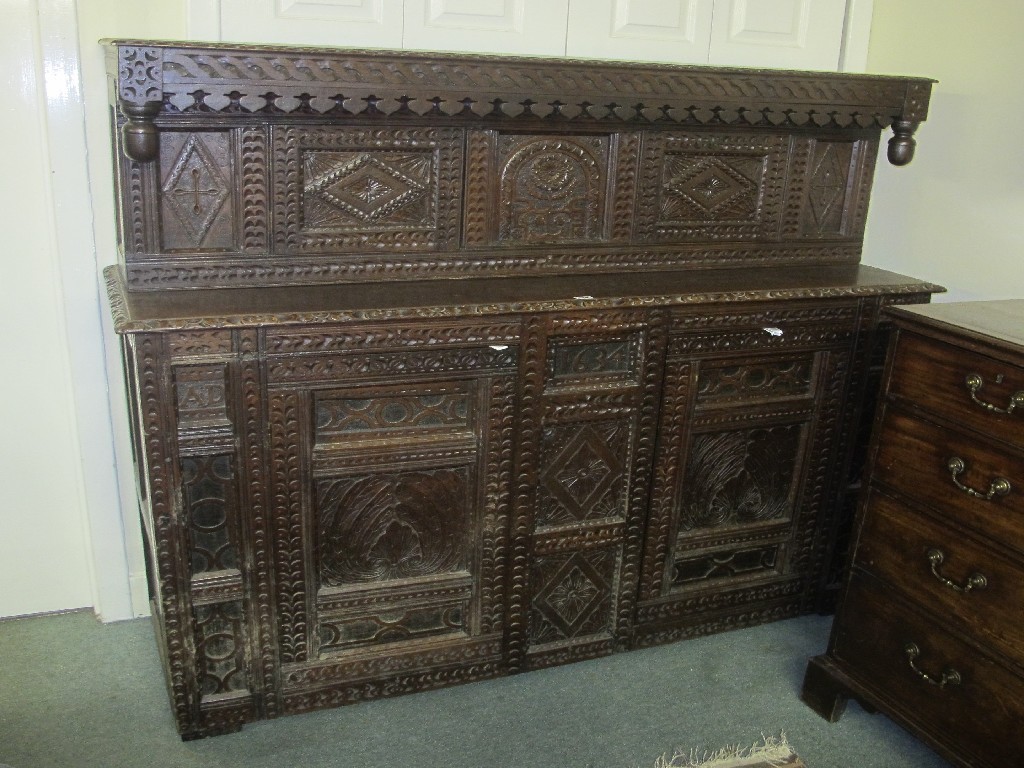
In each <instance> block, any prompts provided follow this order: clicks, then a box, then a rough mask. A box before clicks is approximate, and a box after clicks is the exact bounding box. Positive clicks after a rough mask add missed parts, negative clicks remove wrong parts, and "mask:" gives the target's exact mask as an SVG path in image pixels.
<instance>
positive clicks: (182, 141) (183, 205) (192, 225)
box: [160, 131, 235, 251]
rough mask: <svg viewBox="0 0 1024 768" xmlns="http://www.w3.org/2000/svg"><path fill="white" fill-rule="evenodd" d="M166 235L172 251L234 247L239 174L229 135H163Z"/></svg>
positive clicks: (166, 246) (162, 217)
mask: <svg viewBox="0 0 1024 768" xmlns="http://www.w3.org/2000/svg"><path fill="white" fill-rule="evenodd" d="M160 168H161V171H162V179H161V182H160V184H161V187H160V224H161V226H160V232H161V239H162V243H163V247H164V249H166V250H168V251H195V250H225V249H230V248H232V247H233V246H234V243H235V237H234V221H233V216H234V205H233V200H232V193H231V186H230V184H229V183H228V181H227V180H228V179H230V178H232V176H233V174H234V167H233V160H232V150H231V139H230V136H229V134H228V132H227V131H210V132H204V133H184V134H183V133H177V132H174V131H168V132H164V133H162V134H161V141H160Z"/></svg>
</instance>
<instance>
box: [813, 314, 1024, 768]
mask: <svg viewBox="0 0 1024 768" xmlns="http://www.w3.org/2000/svg"><path fill="white" fill-rule="evenodd" d="M891 315H892V317H893V321H894V323H895V325H896V329H897V330H896V331H895V337H894V339H893V342H892V346H891V350H890V355H889V359H888V364H887V373H886V378H885V389H884V400H883V402H882V405H881V407H880V408H879V411H878V415H877V420H876V421H877V423H876V430H875V433H874V437H873V446H872V451H871V457H870V472H869V482H868V485H867V488H866V491H865V493H864V494H863V498H862V502H861V510H860V513H859V515H858V519H857V539H856V544H855V548H854V551H853V560H852V568H851V570H850V574H849V577H848V581H847V583H846V585H845V588H844V590H843V591H842V593H841V596H840V606H839V611H838V614H837V617H836V621H835V624H834V627H833V631H832V637H831V639H830V642H829V648H828V651H827V653H826V654H825V655H823V656H818V657H816V658H814V659H812V660H811V662H810V664H809V666H808V669H807V675H806V678H805V680H804V689H803V698H804V700H805V701H806V702H807V703H808V704H809V705H810V706H811V707H813V708H814V709H815V710H816V711H818V712H819V713H820V714H821V715H822V716H824V717H826V718H828V719H830V720H836V719H838V718H839V716H840V715H841V714H842V710H843V705H844V704H845V701H846V698H847V697H849V696H854V697H856V698H857V699H859V700H861V701H863V702H864V703H865V704H867V705H869V706H871V707H874V708H877V709H878V710H880V711H882V712H884V713H886V714H888V715H889V716H891V717H892V718H893V719H895V720H896V721H897V722H899V723H901V724H903V725H904V726H906V727H907V728H908V729H909V730H911V731H912V732H913V733H915V734H917V735H919V736H920V737H921V738H923V739H924V740H926V741H927V742H929V743H930V744H932V745H933V746H934V747H935V748H936V749H937V750H938V751H939V752H940V753H941V754H943V755H944V756H946V757H948V758H949V759H951V760H952V761H954V762H955V763H956V764H958V765H964V766H985V767H986V768H988V767H991V768H996V766H999V767H1000V768H1002V767H1003V766H1009V765H1020V761H1021V755H1022V754H1024V728H1022V727H1021V724H1022V723H1024V301H992V302H965V303H959V304H938V305H931V306H928V307H905V308H904V307H901V308H894V309H893V310H891Z"/></svg>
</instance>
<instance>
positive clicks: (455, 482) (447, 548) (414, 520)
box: [317, 468, 470, 586]
mask: <svg viewBox="0 0 1024 768" xmlns="http://www.w3.org/2000/svg"><path fill="white" fill-rule="evenodd" d="M469 487H470V480H469V477H468V470H467V469H465V468H453V469H436V470H432V471H410V472H394V473H390V474H384V473H382V474H376V475H370V476H364V477H354V478H335V479H326V480H322V481H320V482H319V483H318V484H317V523H318V530H317V533H318V541H317V553H318V559H319V572H320V583H321V584H322V585H324V586H343V585H356V584H366V583H372V582H382V581H390V580H394V579H404V578H411V577H417V576H436V575H438V574H444V573H455V572H460V571H466V570H468V568H469V562H468V556H467V550H468V541H469V536H470V533H469V530H468V529H469V504H468V499H467V493H468V490H467V489H468V488H469Z"/></svg>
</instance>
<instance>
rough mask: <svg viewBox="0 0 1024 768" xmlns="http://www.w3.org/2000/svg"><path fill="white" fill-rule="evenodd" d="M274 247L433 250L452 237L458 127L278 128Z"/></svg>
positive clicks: (455, 227) (457, 175) (457, 188)
mask: <svg viewBox="0 0 1024 768" xmlns="http://www.w3.org/2000/svg"><path fill="white" fill-rule="evenodd" d="M273 153H274V156H273V165H272V168H273V171H272V184H273V188H272V194H271V197H272V198H273V203H274V206H275V207H274V210H273V218H274V226H275V250H277V251H279V252H292V251H301V252H332V251H337V250H342V251H347V252H373V251H380V250H384V249H394V248H398V249H401V250H432V249H435V248H437V247H447V246H448V245H450V244H451V243H452V242H454V241H456V240H457V239H458V201H459V200H460V199H461V197H462V186H461V170H462V141H461V132H459V131H457V130H449V129H421V128H409V129H405V130H390V129H382V130H370V129H360V128H319V127H308V128H286V129H282V130H280V131H275V132H274V134H273Z"/></svg>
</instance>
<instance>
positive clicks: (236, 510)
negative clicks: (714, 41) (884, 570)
mask: <svg viewBox="0 0 1024 768" xmlns="http://www.w3.org/2000/svg"><path fill="white" fill-rule="evenodd" d="M108 64H109V67H108V72H109V75H110V78H111V87H110V94H111V96H112V97H113V104H112V110H111V117H112V122H113V125H112V127H113V129H114V141H115V147H116V150H117V151H116V152H115V158H116V164H117V165H116V169H115V178H116V181H117V190H118V211H119V222H118V223H119V233H120V247H121V252H120V254H119V259H118V264H117V265H116V266H112V267H110V268H109V269H108V272H107V278H108V287H109V294H110V301H111V307H112V310H113V314H114V320H115V327H116V330H117V331H118V333H120V334H121V335H122V343H123V351H124V362H125V371H126V378H127V385H128V386H127V389H128V398H129V406H130V409H131V424H132V429H133V433H134V435H133V437H134V443H135V459H136V463H137V468H136V469H137V477H138V486H139V491H140V493H139V497H140V508H141V511H142V518H143V530H144V536H145V540H146V541H145V545H146V552H147V554H148V566H149V568H148V574H149V588H150V595H151V598H152V601H151V605H152V611H153V616H154V620H155V625H156V630H157V637H158V638H159V641H160V647H161V650H162V652H163V658H164V667H165V670H166V674H167V680H168V688H169V691H170V696H171V704H172V708H173V711H174V715H175V718H176V721H177V726H178V729H179V731H180V732H181V734H182V736H183V737H185V738H194V737H199V736H205V735H210V734H215V733H221V732H224V731H229V730H232V729H237V728H239V727H241V725H242V724H243V723H245V722H248V721H251V720H255V719H258V718H269V717H277V716H280V715H285V714H290V713H296V712H302V711H308V710H311V709H316V708H319V707H327V706H334V705H339V704H347V703H352V702H357V701H361V700H364V699H367V698H372V697H378V696H389V695H395V694H400V693H406V692H413V691H418V690H424V689H427V688H435V687H439V686H444V685H450V684H454V683H461V682H468V681H472V680H479V679H482V678H487V677H494V676H497V675H504V674H511V673H515V672H519V671H523V670H530V669H538V668H541V667H545V666H549V665H552V664H560V663H565V662H571V661H575V660H581V659H587V658H592V657H595V656H599V655H601V654H607V653H612V652H615V651H621V650H629V649H631V648H636V647H640V646H645V645H651V644H654V643H661V642H668V641H672V640H678V639H682V638H686V637H689V636H693V635H697V634H701V633H707V632H715V631H721V630H726V629H730V628H733V627H739V626H744V625H749V624H753V623H757V622H763V621H770V620H773V619H778V618H783V617H787V616H794V615H797V614H799V613H803V612H809V611H818V610H821V609H823V608H827V607H828V606H829V605H830V604H831V603H832V602H833V600H834V598H835V595H836V594H837V593H838V587H839V583H840V579H839V576H840V571H841V568H840V566H839V564H840V563H841V562H842V559H843V558H842V555H843V553H844V551H845V544H844V542H845V541H847V538H846V534H847V532H848V530H849V522H850V520H851V518H852V505H851V504H850V500H851V499H852V498H854V495H855V483H854V482H852V480H853V478H854V477H855V476H856V474H857V472H856V469H857V467H858V466H859V464H860V458H859V457H860V456H861V454H862V453H863V451H862V450H860V448H861V446H862V445H863V443H864V438H863V435H864V434H865V430H864V429H862V419H861V414H862V413H864V412H866V411H868V410H869V408H868V407H867V405H866V404H867V403H869V402H870V398H871V393H872V391H873V389H874V385H875V384H876V382H877V376H878V374H880V360H879V356H878V351H879V350H880V349H882V348H883V343H882V342H883V340H884V337H885V332H886V329H885V327H884V324H883V323H881V322H880V316H881V313H882V310H883V309H884V308H885V307H888V306H890V305H893V304H903V303H918V302H925V301H927V300H928V298H929V295H930V294H931V293H932V292H934V291H935V290H939V289H938V287H937V286H934V285H931V284H928V283H925V282H922V281H920V280H915V279H913V278H908V277H903V276H900V275H893V274H890V273H887V272H884V271H882V270H878V269H873V268H871V267H867V266H862V265H861V264H860V251H861V245H862V241H863V233H864V224H865V220H866V217H867V208H868V198H869V193H870V188H871V183H872V178H873V169H874V164H875V158H876V156H877V154H878V149H879V145H880V137H881V131H882V130H883V129H888V128H890V127H891V128H892V129H893V135H892V137H891V138H890V139H889V143H888V151H887V156H888V158H889V160H890V161H891V162H893V163H895V164H897V165H903V164H906V163H907V162H909V160H910V157H911V155H912V152H913V148H914V141H913V138H912V134H913V132H914V129H915V128H916V127H917V125H918V123H919V122H920V121H921V120H923V119H924V117H925V115H926V113H927V105H928V98H929V93H930V88H931V82H930V81H928V80H921V79H914V78H899V77H877V76H864V75H860V76H857V75H845V74H844V75H840V74H822V73H792V72H772V71H757V70H715V69H708V68H691V67H672V66H660V65H659V66H655V65H650V66H648V65H640V64H622V63H618V64H616V63H607V62H606V63H601V62H580V61H571V60H564V61H563V60H544V59H515V58H497V57H486V56H453V55H443V54H428V53H394V52H376V53H374V52H367V51H339V50H328V49H286V48H267V47H258V46H256V47H254V46H232V45H216V46H209V45H198V44H197V45H190V44H177V43H169V42H168V43H158V42H145V41H142V42H139V41H135V42H132V41H127V42H114V43H112V44H110V46H109V49H108Z"/></svg>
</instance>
